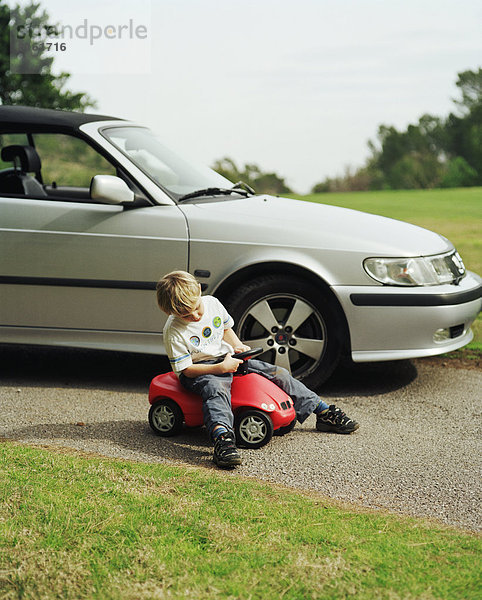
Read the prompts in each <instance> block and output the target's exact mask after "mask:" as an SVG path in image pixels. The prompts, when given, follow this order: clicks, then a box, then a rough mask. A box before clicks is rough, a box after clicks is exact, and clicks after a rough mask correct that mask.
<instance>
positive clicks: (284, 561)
mask: <svg viewBox="0 0 482 600" xmlns="http://www.w3.org/2000/svg"><path fill="white" fill-rule="evenodd" d="M0 456H1V461H2V470H1V472H0V479H1V482H0V598H2V600H7V599H12V598H26V599H35V600H37V599H46V600H49V599H54V598H62V599H76V600H77V599H82V598H99V599H119V600H120V599H122V600H128V599H132V600H142V599H146V600H147V599H156V598H157V599H161V598H174V599H184V598H194V599H201V598H202V599H206V600H213V599H218V598H225V599H228V598H229V599H246V600H248V599H252V600H255V599H266V598H276V599H278V598H284V599H286V600H288V599H296V600H301V599H304V598H319V599H323V598H329V599H336V598H340V599H341V598H348V597H354V598H357V599H361V600H363V599H367V600H368V599H370V600H372V599H374V598H387V599H388V598H389V599H391V600H396V599H401V598H403V599H415V598H417V599H424V600H430V599H432V598H444V599H449V598H458V599H459V598H469V599H470V598H473V599H475V598H480V593H481V589H482V588H481V580H480V570H479V563H478V559H479V557H480V552H481V539H480V536H477V535H475V534H470V533H465V532H462V531H458V530H455V529H450V528H447V527H443V526H441V525H440V526H439V525H437V524H433V523H430V522H428V521H422V520H418V519H413V518H403V517H398V516H394V515H387V514H384V513H376V512H369V511H367V510H361V509H360V510H357V509H356V508H346V507H342V506H341V505H339V504H336V503H335V502H333V501H331V500H326V499H323V498H321V497H314V496H308V495H303V494H301V493H297V492H292V491H288V490H284V489H281V488H275V487H273V486H269V485H266V484H260V483H257V482H254V481H250V480H240V479H238V478H232V477H230V475H229V474H226V473H222V472H217V471H213V472H210V471H208V470H205V469H195V468H177V467H169V466H165V465H152V464H141V463H132V462H122V461H115V460H110V459H101V458H97V457H84V456H81V455H76V454H73V453H70V452H67V453H62V452H60V451H50V450H45V449H38V448H29V447H25V446H20V445H17V444H15V443H11V442H5V441H4V442H2V443H0Z"/></svg>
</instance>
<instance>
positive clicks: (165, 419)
mask: <svg viewBox="0 0 482 600" xmlns="http://www.w3.org/2000/svg"><path fill="white" fill-rule="evenodd" d="M183 421H184V417H183V414H182V411H181V409H180V408H179V406H178V405H177V404H176V403H175V402H174V401H173V400H169V399H168V398H163V399H162V400H158V401H157V402H156V403H155V404H153V405H152V406H151V408H150V410H149V425H150V426H151V428H152V430H153V431H154V433H156V434H157V435H161V436H162V437H170V436H173V435H177V434H178V433H180V432H181V429H182V424H183Z"/></svg>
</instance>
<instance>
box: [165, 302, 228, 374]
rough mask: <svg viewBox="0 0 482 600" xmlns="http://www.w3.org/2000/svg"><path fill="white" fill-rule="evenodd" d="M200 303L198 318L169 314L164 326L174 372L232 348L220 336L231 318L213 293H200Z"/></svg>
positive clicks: (225, 352)
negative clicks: (200, 308) (202, 294)
mask: <svg viewBox="0 0 482 600" xmlns="http://www.w3.org/2000/svg"><path fill="white" fill-rule="evenodd" d="M202 303H203V306H204V314H203V316H202V318H201V319H200V320H199V321H196V322H194V321H193V322H189V321H183V320H182V319H181V318H179V317H175V316H173V315H171V316H170V317H168V319H167V321H166V324H165V326H164V330H163V336H164V345H165V347H166V352H167V355H168V357H169V362H170V363H171V367H172V370H173V371H174V372H175V373H176V375H179V373H180V372H181V371H183V370H184V369H187V367H190V366H191V365H192V364H193V363H196V362H199V361H202V360H209V359H212V358H215V357H216V358H217V357H218V356H224V355H225V354H227V353H228V352H230V353H231V354H232V353H233V352H234V350H233V348H232V347H231V346H230V345H229V344H228V343H227V342H225V341H224V340H223V335H224V330H225V329H230V328H231V327H233V325H234V321H233V318H232V317H231V316H230V315H229V314H228V312H227V310H226V309H225V308H224V306H223V305H222V304H221V302H219V300H218V299H217V298H215V297H214V296H202Z"/></svg>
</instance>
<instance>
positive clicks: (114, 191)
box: [90, 175, 135, 204]
mask: <svg viewBox="0 0 482 600" xmlns="http://www.w3.org/2000/svg"><path fill="white" fill-rule="evenodd" d="M90 197H91V198H92V200H100V201H101V202H104V203H105V204H124V203H125V202H134V200H135V194H134V192H133V191H132V190H131V189H129V187H128V185H127V183H126V182H125V181H124V180H123V179H121V178H120V177H116V176H115V175H95V177H92V181H91V182H90Z"/></svg>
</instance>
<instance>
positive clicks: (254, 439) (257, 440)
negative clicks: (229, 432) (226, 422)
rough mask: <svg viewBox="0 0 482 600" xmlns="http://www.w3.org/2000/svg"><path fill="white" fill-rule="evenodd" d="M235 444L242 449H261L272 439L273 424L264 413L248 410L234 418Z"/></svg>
mask: <svg viewBox="0 0 482 600" xmlns="http://www.w3.org/2000/svg"><path fill="white" fill-rule="evenodd" d="M234 430H235V434H236V443H237V444H238V446H240V447H242V448H261V447H262V446H266V444H267V443H268V442H269V441H270V440H271V438H272V437H273V422H272V421H271V419H270V417H269V415H267V414H266V413H264V412H262V411H260V410H256V409H254V408H253V409H250V410H245V411H244V412H242V413H239V414H237V415H236V416H235V419H234Z"/></svg>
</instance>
